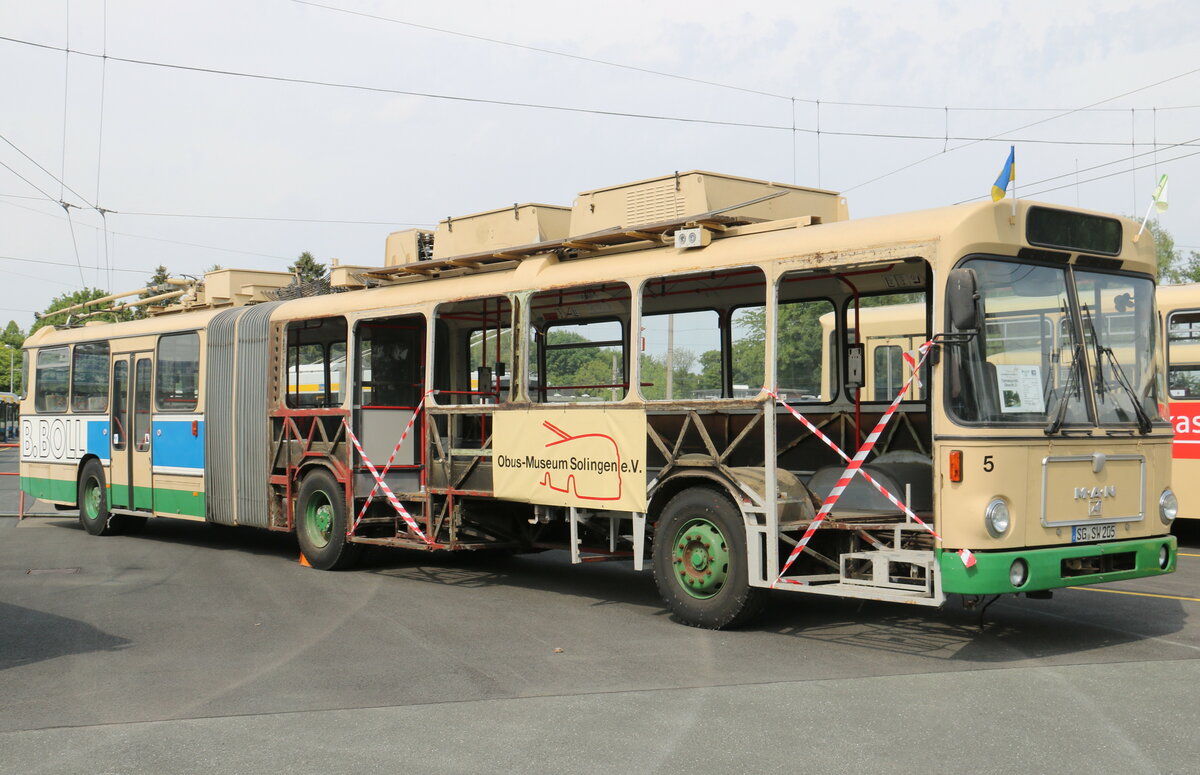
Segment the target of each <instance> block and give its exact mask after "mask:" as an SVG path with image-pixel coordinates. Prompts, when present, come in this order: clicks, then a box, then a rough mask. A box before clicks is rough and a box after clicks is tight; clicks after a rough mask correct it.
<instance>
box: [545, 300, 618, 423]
mask: <svg viewBox="0 0 1200 775" xmlns="http://www.w3.org/2000/svg"><path fill="white" fill-rule="evenodd" d="M630 301H631V296H630V293H629V287H628V286H627V285H625V284H624V283H602V284H598V285H587V286H582V287H578V288H564V289H561V290H555V291H546V292H543V293H539V294H537V295H535V296H534V297H533V298H532V299H531V301H530V312H529V315H530V322H531V324H532V330H531V331H530V335H531V337H532V340H533V341H532V347H531V353H532V354H533V357H534V358H535V361H536V364H531V365H530V387H529V390H530V397H531V398H532V399H533V400H534V401H538V402H542V403H580V402H583V403H590V402H596V401H620V400H621V399H622V398H624V397H625V395H626V393H627V392H628V390H629V348H628V341H629V322H630V321H629V317H630V309H631V308H630Z"/></svg>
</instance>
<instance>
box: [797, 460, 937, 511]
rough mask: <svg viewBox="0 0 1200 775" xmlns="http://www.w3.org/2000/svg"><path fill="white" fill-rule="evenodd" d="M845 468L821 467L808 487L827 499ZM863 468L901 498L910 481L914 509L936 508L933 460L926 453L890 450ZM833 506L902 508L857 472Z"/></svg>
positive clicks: (863, 509)
mask: <svg viewBox="0 0 1200 775" xmlns="http://www.w3.org/2000/svg"><path fill="white" fill-rule="evenodd" d="M845 470H846V467H845V466H844V465H833V466H825V467H824V468H820V469H818V470H817V472H816V473H814V474H813V475H812V478H811V479H809V480H808V489H810V490H812V492H813V494H814V495H816V496H817V497H818V498H819V499H821V500H822V501H824V500H825V498H826V497H828V496H829V492H830V491H831V490H832V489H833V486H834V485H835V484H837V482H838V480H839V479H840V478H841V476H842V472H843V471H845ZM863 471H865V472H866V473H867V474H869V475H870V476H871V478H872V479H874V480H875V481H877V482H879V484H881V485H883V487H884V489H886V490H887V491H888V492H890V493H891V494H892V495H894V496H896V497H897V498H899V499H900V500H904V498H905V489H906V488H905V486H906V485H907V486H908V489H909V491H910V492H911V498H912V502H911V503H909V504H908V505H909V508H911V509H912V510H913V511H930V510H931V509H932V508H933V461H932V460H930V458H929V457H927V456H926V455H922V454H921V453H919V452H908V451H896V452H888V453H886V454H883V455H880V456H879V457H878V458H876V459H875V460H873V461H871V462H870V463H867V464H866V465H864V466H863ZM834 508H835V509H837V510H838V511H873V512H885V513H897V512H898V511H899V510H898V509H897V508H896V507H895V506H894V505H893V504H892V503H891V501H889V500H888V499H887V498H884V497H883V496H882V495H880V494H879V491H878V490H876V489H875V487H874V486H872V485H871V484H870V483H869V482H867V480H866V479H863V478H862V477H861V476H855V477H854V478H853V479H852V480H851V481H850V484H849V485H848V486H847V487H846V490H845V491H844V492H843V493H842V495H841V497H840V498H838V501H837V504H835V506H834Z"/></svg>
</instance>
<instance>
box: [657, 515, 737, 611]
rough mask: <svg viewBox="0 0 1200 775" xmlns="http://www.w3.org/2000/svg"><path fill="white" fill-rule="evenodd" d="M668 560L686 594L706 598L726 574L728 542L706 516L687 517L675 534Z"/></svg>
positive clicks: (718, 590) (717, 590) (727, 571)
mask: <svg viewBox="0 0 1200 775" xmlns="http://www.w3.org/2000/svg"><path fill="white" fill-rule="evenodd" d="M671 564H672V567H673V568H674V573H675V578H676V580H677V581H678V582H679V586H681V587H683V588H684V590H686V591H687V593H688V594H689V595H691V596H692V597H695V598H700V599H705V598H710V597H712V596H714V595H716V594H717V593H718V592H720V591H721V587H723V586H725V581H726V580H727V579H728V578H729V544H728V543H727V542H726V541H725V536H724V535H723V534H722V533H721V529H720V528H719V527H717V526H716V525H714V524H713V523H712V522H709V521H708V520H707V519H691V520H688V521H687V522H686V523H684V525H683V528H682V529H680V531H679V533H678V534H677V535H676V536H675V541H674V543H673V545H672V549H671Z"/></svg>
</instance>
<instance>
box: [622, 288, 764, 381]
mask: <svg viewBox="0 0 1200 775" xmlns="http://www.w3.org/2000/svg"><path fill="white" fill-rule="evenodd" d="M765 304H766V278H765V276H764V275H763V272H762V270H761V269H759V268H758V267H736V268H733V269H723V270H719V271H710V272H700V273H696V274H689V275H674V276H668V277H656V278H654V279H652V280H647V281H646V283H645V284H644V285H643V286H642V319H641V330H640V332H639V334H640V335H639V336H637V337H635V339H634V342H635V345H636V346H637V347H638V349H639V354H638V367H639V371H640V376H639V382H640V383H641V384H640V385H639V387H640V389H641V393H642V396H643V397H644V398H645V399H646V400H647V401H682V400H693V399H700V400H712V399H718V398H742V397H744V396H753V395H756V394H757V393H758V391H759V389H760V388H761V387H762V383H763V364H764V362H765V361H764V357H765V356H764V349H763V339H762V330H761V324H762V323H763V322H764V321H765V317H764V316H763V311H764V310H765ZM756 324H758V325H760V327H759V328H758V329H756V328H755V325H756ZM756 331H757V339H755V336H756ZM735 353H736V357H735Z"/></svg>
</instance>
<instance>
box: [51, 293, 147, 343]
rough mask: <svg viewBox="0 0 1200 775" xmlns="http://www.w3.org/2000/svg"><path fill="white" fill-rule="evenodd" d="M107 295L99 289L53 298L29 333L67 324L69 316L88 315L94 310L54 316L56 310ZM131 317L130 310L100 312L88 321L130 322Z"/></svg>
mask: <svg viewBox="0 0 1200 775" xmlns="http://www.w3.org/2000/svg"><path fill="white" fill-rule="evenodd" d="M108 295H109V292H108V291H105V290H102V289H100V288H84V289H82V290H79V291H71V292H69V293H64V294H61V295H59V296H55V297H54V298H53V299H52V300H51V301H50V304H49V305H47V307H46V310H45V312H42V313H41V315H39V316H38V319H37V320H36V321H35V322H34V324H33V325H32V326H31V327H30V328H29V333H30V334H32V333H33V332H34V331H37V330H38V329H39V328H41V327H42V326H47V325H63V324H64V323H66V322H67V318H68V317H69V316H78V315H85V314H88V313H89V312H94V311H95V309H85V310H76V311H75V312H72V313H70V315H65V314H55V313H56V311H57V310H60V309H64V308H66V307H71V306H74V305H75V304H82V303H83V302H85V301H92V300H93V299H99V298H101V297H102V296H108ZM133 317H134V315H133V312H132V310H130V311H125V312H102V313H101V314H99V315H95V316H94V317H90V318H88V319H89V320H106V321H110V322H112V321H120V320H132V319H133Z"/></svg>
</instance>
